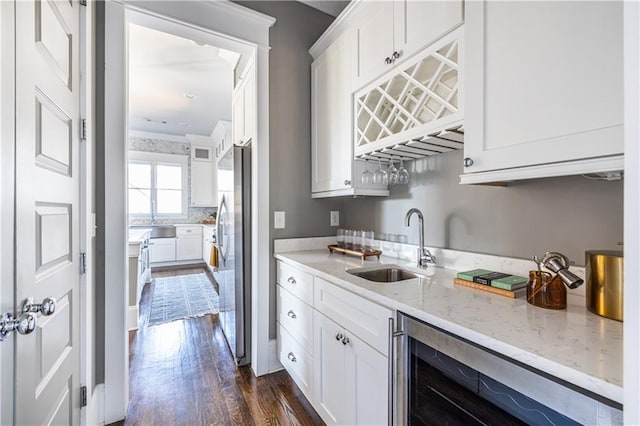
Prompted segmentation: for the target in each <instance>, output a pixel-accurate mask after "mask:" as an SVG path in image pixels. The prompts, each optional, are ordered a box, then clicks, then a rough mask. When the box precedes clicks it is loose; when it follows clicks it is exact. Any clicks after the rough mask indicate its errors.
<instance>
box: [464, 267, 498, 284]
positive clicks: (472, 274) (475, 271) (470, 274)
mask: <svg viewBox="0 0 640 426" xmlns="http://www.w3.org/2000/svg"><path fill="white" fill-rule="evenodd" d="M491 272H493V271H489V270H487V269H473V270H471V271H466V272H458V274H457V275H456V278H459V279H461V280H465V281H471V282H473V279H474V278H475V277H478V276H480V275H486V274H490V273H491Z"/></svg>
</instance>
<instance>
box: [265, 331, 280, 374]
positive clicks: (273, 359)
mask: <svg viewBox="0 0 640 426" xmlns="http://www.w3.org/2000/svg"><path fill="white" fill-rule="evenodd" d="M268 350H269V358H268V359H269V365H268V369H269V373H275V372H276V371H280V370H282V369H283V368H284V367H282V364H280V361H279V360H278V341H277V340H276V339H270V340H269V349H268Z"/></svg>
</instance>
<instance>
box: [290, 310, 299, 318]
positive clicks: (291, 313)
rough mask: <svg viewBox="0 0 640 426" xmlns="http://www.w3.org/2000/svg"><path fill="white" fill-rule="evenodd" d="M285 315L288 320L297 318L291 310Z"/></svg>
mask: <svg viewBox="0 0 640 426" xmlns="http://www.w3.org/2000/svg"><path fill="white" fill-rule="evenodd" d="M287 315H288V316H289V318H291V319H296V318H298V317H297V316H296V313H295V312H293V309H291V310H290V311H289V312H287Z"/></svg>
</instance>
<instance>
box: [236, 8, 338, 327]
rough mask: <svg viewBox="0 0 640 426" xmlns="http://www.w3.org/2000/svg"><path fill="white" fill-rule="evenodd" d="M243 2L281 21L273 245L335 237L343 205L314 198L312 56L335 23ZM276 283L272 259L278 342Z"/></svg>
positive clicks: (273, 126)
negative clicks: (278, 218)
mask: <svg viewBox="0 0 640 426" xmlns="http://www.w3.org/2000/svg"><path fill="white" fill-rule="evenodd" d="M238 3H239V4H241V5H243V6H246V7H250V8H252V9H254V10H257V11H259V12H263V13H265V14H267V15H270V16H273V17H274V18H276V23H275V25H274V26H273V27H272V28H271V32H270V36H269V44H270V45H271V51H270V52H269V145H270V151H269V158H270V165H269V167H270V172H269V179H270V187H271V191H270V195H269V205H270V210H271V212H270V215H271V240H273V239H274V238H293V237H311V236H321V235H329V234H333V233H335V230H336V228H332V227H330V226H329V211H331V210H340V208H341V207H342V200H340V199H333V200H332V199H329V200H312V199H311V62H312V58H311V55H309V52H308V51H309V48H310V47H311V45H312V44H313V43H314V42H315V41H316V40H317V39H318V37H320V35H321V34H322V33H323V32H324V30H325V29H326V28H327V27H328V26H329V24H331V22H332V21H333V19H334V18H333V17H331V16H329V15H326V14H324V13H322V12H319V11H317V10H315V9H312V8H310V7H308V6H306V5H304V4H302V3H298V2H293V1H258V2H244V1H243V2H238ZM276 210H280V211H284V212H285V213H286V220H285V222H286V227H285V229H273V212H274V211H276ZM272 247H273V246H272ZM269 255H270V256H271V257H272V255H273V253H269ZM275 280H276V278H275V261H273V260H272V265H271V268H270V282H271V291H272V292H271V302H272V303H271V310H270V318H271V323H270V335H271V337H275V316H276V314H275Z"/></svg>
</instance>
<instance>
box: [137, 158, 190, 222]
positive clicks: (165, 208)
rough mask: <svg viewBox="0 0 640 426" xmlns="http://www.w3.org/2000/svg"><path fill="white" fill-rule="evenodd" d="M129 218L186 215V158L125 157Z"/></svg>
mask: <svg viewBox="0 0 640 426" xmlns="http://www.w3.org/2000/svg"><path fill="white" fill-rule="evenodd" d="M129 215H130V216H134V217H140V218H144V217H149V218H153V217H184V216H186V215H187V157H186V156H182V155H170V154H156V153H149V152H137V151H136V152H130V153H129Z"/></svg>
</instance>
